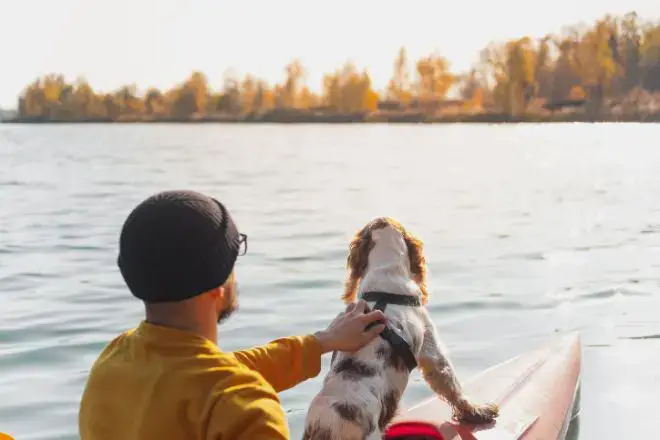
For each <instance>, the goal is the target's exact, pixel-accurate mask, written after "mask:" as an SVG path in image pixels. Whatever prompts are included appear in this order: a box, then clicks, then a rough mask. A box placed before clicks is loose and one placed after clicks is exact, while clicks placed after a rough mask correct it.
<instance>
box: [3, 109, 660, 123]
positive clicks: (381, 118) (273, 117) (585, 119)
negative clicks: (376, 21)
mask: <svg viewBox="0 0 660 440" xmlns="http://www.w3.org/2000/svg"><path fill="white" fill-rule="evenodd" d="M0 122H1V123H5V124H57V123H60V124H61V123H65V124H84V123H88V124H89V123H94V124H99V123H124V124H129V123H130V124H158V123H167V124H173V123H174V124H205V123H206V124H208V123H225V124H227V123H232V124H255V123H269V124H359V123H362V124H366V123H371V124H374V123H380V124H396V123H404V124H456V123H481V124H505V123H562V122H563V123H566V122H580V123H600V122H636V123H644V122H646V123H648V122H655V123H658V122H660V112H654V113H632V114H602V115H600V116H594V115H588V114H586V113H584V112H570V113H565V112H560V113H525V114H522V115H510V114H506V113H497V112H478V113H465V114H442V115H428V114H424V113H419V112H391V111H390V112H372V113H350V114H336V113H323V112H313V111H308V110H272V111H266V112H261V113H259V114H255V113H252V114H247V115H231V114H212V115H197V116H193V117H173V116H156V115H144V114H139V115H122V116H121V117H119V118H116V119H112V118H108V117H97V118H93V117H90V118H48V117H41V116H40V117H25V116H17V117H14V118H9V119H6V120H4V121H0Z"/></svg>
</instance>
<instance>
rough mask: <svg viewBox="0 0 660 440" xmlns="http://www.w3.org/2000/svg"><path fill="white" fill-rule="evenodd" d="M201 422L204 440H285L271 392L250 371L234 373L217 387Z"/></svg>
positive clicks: (283, 420)
mask: <svg viewBox="0 0 660 440" xmlns="http://www.w3.org/2000/svg"><path fill="white" fill-rule="evenodd" d="M212 401H213V404H212V406H211V408H210V411H209V412H208V413H207V414H208V417H207V419H206V423H205V426H206V428H205V433H204V434H203V435H202V436H201V437H200V438H203V439H205V440H227V439H231V440H289V437H290V434H289V426H288V423H287V420H286V416H285V415H284V410H283V409H282V405H281V403H280V400H279V398H278V396H277V393H276V392H275V390H274V389H273V388H272V387H271V386H270V385H268V384H267V383H265V382H264V381H263V379H261V378H259V377H258V376H257V375H256V374H255V373H254V372H252V371H248V370H244V371H242V372H241V371H236V372H235V374H233V375H232V376H231V377H230V378H228V379H227V380H225V381H224V382H223V383H221V384H219V386H218V388H217V391H216V392H214V393H213V398H212Z"/></svg>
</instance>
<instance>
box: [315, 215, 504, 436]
mask: <svg viewBox="0 0 660 440" xmlns="http://www.w3.org/2000/svg"><path fill="white" fill-rule="evenodd" d="M422 247H423V246H422V242H421V241H420V240H419V239H418V238H416V237H415V236H414V235H412V234H411V233H410V232H408V231H406V230H405V229H404V227H403V226H402V225H401V224H400V223H399V222H398V221H396V220H395V219H393V218H390V217H378V218H375V219H373V220H372V221H371V222H369V223H368V224H367V225H366V226H364V227H363V228H362V229H361V230H359V231H358V232H357V233H356V234H355V236H354V237H353V239H352V240H351V243H350V246H349V255H348V258H347V262H346V265H347V269H348V275H347V279H346V281H345V288H344V294H343V298H342V299H343V301H344V302H345V303H346V304H351V303H354V302H355V301H356V300H357V299H358V294H359V295H360V298H359V299H364V300H365V301H366V302H367V305H368V306H369V307H368V310H369V308H378V309H380V310H382V311H383V313H385V315H386V316H387V320H388V321H387V327H386V329H385V330H384V331H383V332H382V333H381V335H380V336H382V337H377V338H376V339H374V340H373V341H371V342H370V343H369V344H367V345H366V346H364V347H363V348H362V349H361V350H359V351H357V352H355V353H344V352H334V353H333V354H332V360H331V369H330V371H329V372H328V374H327V376H326V377H325V378H324V381H323V385H322V389H321V391H320V392H319V393H318V394H317V395H316V396H315V397H314V399H313V400H312V402H311V404H310V407H309V410H308V412H307V416H306V419H305V430H304V434H303V440H335V439H336V440H339V439H341V440H376V439H381V438H382V435H383V433H384V431H385V430H386V428H387V426H388V424H389V423H390V422H391V420H392V419H393V418H394V416H395V414H396V412H397V407H398V405H399V402H400V400H401V396H402V394H403V392H404V390H405V389H406V386H407V385H408V379H409V376H410V373H411V371H412V370H413V369H414V368H416V367H419V368H420V370H421V372H422V375H423V377H424V380H425V381H426V383H428V385H429V386H430V388H431V389H432V390H433V391H434V392H435V393H436V394H437V395H438V396H440V397H441V398H443V399H445V400H446V401H447V402H448V403H449V405H450V406H451V407H452V410H453V417H454V419H456V420H457V421H459V422H462V423H468V424H472V425H483V424H489V423H491V422H493V421H494V420H495V418H497V416H498V415H499V408H498V406H497V405H495V404H492V403H487V404H483V405H477V404H475V403H472V402H471V401H470V400H469V399H468V397H467V396H465V394H464V393H463V391H462V389H461V385H460V383H459V381H458V379H457V377H456V374H455V373H454V368H453V367H452V364H451V362H450V361H449V359H448V357H447V355H446V352H445V350H444V349H443V347H442V344H441V341H440V338H439V336H438V332H437V329H436V327H435V325H434V323H433V322H432V321H431V318H430V316H429V314H428V312H427V310H426V309H425V308H424V307H423V306H424V305H425V304H426V303H427V300H428V291H427V288H426V258H425V257H424V253H423V251H422ZM368 310H367V311H368Z"/></svg>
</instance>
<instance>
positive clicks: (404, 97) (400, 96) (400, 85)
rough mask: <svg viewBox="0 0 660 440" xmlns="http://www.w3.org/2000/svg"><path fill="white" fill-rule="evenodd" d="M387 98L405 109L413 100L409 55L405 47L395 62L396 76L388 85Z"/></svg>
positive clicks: (394, 75)
mask: <svg viewBox="0 0 660 440" xmlns="http://www.w3.org/2000/svg"><path fill="white" fill-rule="evenodd" d="M387 98H388V99H392V100H395V101H398V102H399V103H401V105H402V106H403V107H406V106H407V105H408V103H409V102H410V99H411V98H412V93H411V84H410V74H409V72H408V55H407V53H406V48H405V47H401V48H400V49H399V53H398V55H397V57H396V60H395V61H394V74H393V75H392V79H391V80H390V81H389V83H388V85H387Z"/></svg>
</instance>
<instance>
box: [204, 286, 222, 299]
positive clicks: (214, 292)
mask: <svg viewBox="0 0 660 440" xmlns="http://www.w3.org/2000/svg"><path fill="white" fill-rule="evenodd" d="M207 293H208V294H209V295H210V296H211V298H213V299H219V300H222V298H223V297H224V296H225V289H224V287H222V286H219V287H216V288H214V289H211V290H209V291H208V292H207Z"/></svg>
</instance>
